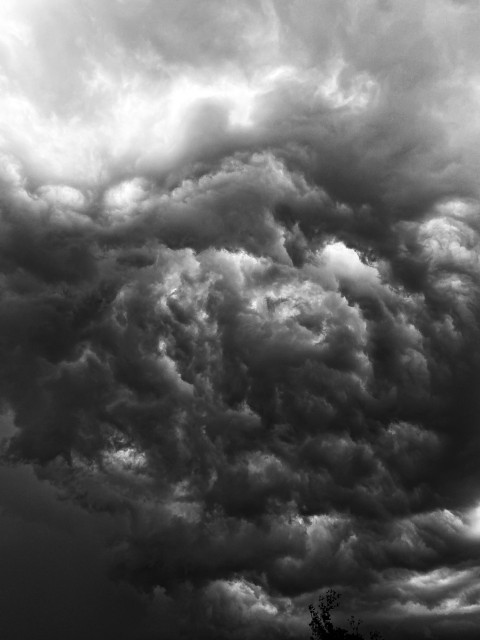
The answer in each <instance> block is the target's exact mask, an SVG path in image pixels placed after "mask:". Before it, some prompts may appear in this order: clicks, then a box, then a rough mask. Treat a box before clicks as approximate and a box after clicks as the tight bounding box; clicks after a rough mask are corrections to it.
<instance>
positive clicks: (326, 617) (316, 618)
mask: <svg viewBox="0 0 480 640" xmlns="http://www.w3.org/2000/svg"><path fill="white" fill-rule="evenodd" d="M339 600H340V594H339V593H337V592H336V591H335V590H334V589H329V590H328V591H327V593H326V594H325V595H323V596H319V598H318V608H316V607H314V606H313V605H312V604H311V605H309V607H308V609H309V611H310V615H311V617H312V619H311V621H310V623H309V627H310V629H311V632H312V635H311V636H310V640H364V637H363V636H362V635H361V634H360V632H359V630H358V629H359V627H360V624H361V622H362V621H361V620H357V619H356V618H355V616H350V618H349V624H350V631H347V630H346V629H342V628H341V627H336V626H334V624H333V622H332V618H331V611H332V610H333V609H336V607H338V601H339ZM369 638H370V640H383V638H382V636H381V635H380V634H379V633H378V632H377V631H371V632H370V635H369Z"/></svg>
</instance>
